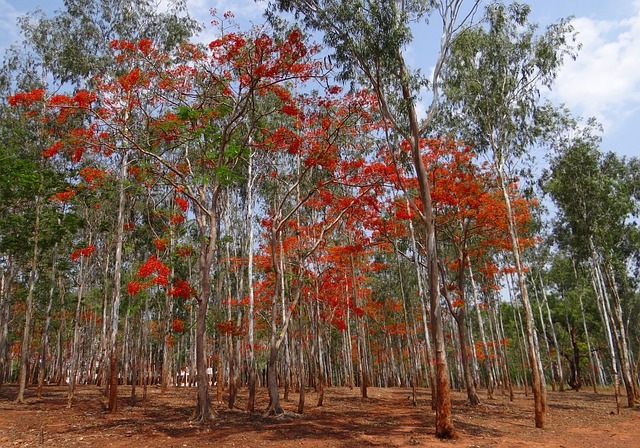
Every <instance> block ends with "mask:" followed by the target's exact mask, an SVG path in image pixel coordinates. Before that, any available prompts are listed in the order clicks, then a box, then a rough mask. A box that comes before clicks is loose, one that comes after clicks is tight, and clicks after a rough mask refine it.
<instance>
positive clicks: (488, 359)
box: [469, 263, 495, 400]
mask: <svg viewBox="0 0 640 448" xmlns="http://www.w3.org/2000/svg"><path fill="white" fill-rule="evenodd" d="M469 277H470V279H471V291H473V299H474V304H475V310H476V317H477V318H478V328H479V329H480V338H481V340H482V351H483V352H484V366H485V369H486V371H487V397H488V398H489V399H490V400H491V399H493V388H494V385H495V378H494V376H493V368H492V367H491V357H490V356H489V347H488V344H487V335H486V333H485V331H484V319H483V318H482V311H481V310H480V301H479V300H478V288H477V287H476V281H475V277H474V275H473V269H472V268H471V263H469Z"/></svg>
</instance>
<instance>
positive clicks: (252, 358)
mask: <svg viewBox="0 0 640 448" xmlns="http://www.w3.org/2000/svg"><path fill="white" fill-rule="evenodd" d="M252 166H253V153H251V154H250V155H249V161H248V171H247V225H248V232H249V235H248V248H247V256H248V260H247V280H248V285H247V286H248V288H249V314H248V315H247V332H248V338H249V363H248V364H249V366H248V369H249V378H248V380H249V381H248V382H249V384H248V386H249V400H248V401H247V411H249V412H253V411H254V410H255V406H256V355H255V340H254V339H255V337H254V331H255V330H254V328H255V296H254V290H253V175H252V169H253V167H252Z"/></svg>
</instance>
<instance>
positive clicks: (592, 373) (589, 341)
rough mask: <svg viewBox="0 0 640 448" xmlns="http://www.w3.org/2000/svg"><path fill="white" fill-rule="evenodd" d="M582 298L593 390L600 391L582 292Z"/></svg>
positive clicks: (581, 309) (583, 321) (583, 320)
mask: <svg viewBox="0 0 640 448" xmlns="http://www.w3.org/2000/svg"><path fill="white" fill-rule="evenodd" d="M578 298H579V299H580V313H581V314H582V325H583V328H584V338H585V340H586V341H587V351H588V352H589V365H590V366H591V380H592V382H593V392H594V393H596V394H597V393H598V386H597V385H596V382H597V373H596V364H595V362H594V360H593V351H592V349H591V338H590V337H589V329H588V328H587V318H586V316H585V313H584V304H583V303H582V294H579V295H578Z"/></svg>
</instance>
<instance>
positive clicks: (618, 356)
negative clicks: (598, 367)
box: [544, 136, 640, 407]
mask: <svg viewBox="0 0 640 448" xmlns="http://www.w3.org/2000/svg"><path fill="white" fill-rule="evenodd" d="M587 137H588V136H581V137H579V138H577V139H574V140H573V141H571V142H569V144H568V145H566V146H564V147H561V148H560V149H559V151H558V153H557V154H556V155H555V157H553V158H552V160H551V166H550V168H549V172H548V173H547V177H546V182H545V184H544V188H545V190H546V191H547V192H548V193H549V194H550V195H551V197H552V199H553V200H554V202H555V203H556V205H557V206H558V209H559V210H558V215H559V216H558V222H557V226H556V238H557V239H558V241H559V243H560V244H561V245H563V246H564V247H566V248H568V249H570V250H571V252H572V253H573V254H574V256H575V258H576V260H577V261H579V262H587V263H588V264H589V270H590V274H591V280H592V285H593V289H594V291H595V293H596V296H597V297H598V301H599V306H600V312H601V316H602V320H603V326H604V328H605V336H607V337H608V338H609V345H610V347H609V349H610V353H611V356H612V363H613V365H612V368H613V369H614V376H617V366H616V363H619V365H620V367H621V375H622V380H623V382H624V385H625V387H626V392H627V402H628V405H629V406H630V407H633V406H635V403H636V400H637V397H636V393H635V387H634V384H635V379H634V378H633V373H632V354H631V351H630V347H629V345H630V344H629V342H630V341H629V339H628V337H629V335H628V330H627V327H628V322H629V319H628V317H625V314H626V313H625V311H626V312H629V311H631V310H630V309H627V310H625V309H624V306H625V303H631V299H632V298H633V297H634V295H635V293H636V291H635V288H634V287H633V281H632V279H630V278H629V277H630V274H631V272H630V268H631V267H632V266H633V264H634V261H635V260H634V259H635V258H637V253H638V236H639V235H640V228H639V227H638V224H637V223H636V221H635V220H634V218H637V217H638V214H639V212H640V209H639V207H638V205H639V202H638V199H637V194H636V190H635V188H636V187H635V185H636V184H637V177H636V173H635V172H634V171H633V166H634V165H637V163H638V162H637V159H631V160H626V159H625V158H619V157H618V156H616V155H615V154H613V153H606V154H604V153H601V152H600V151H599V149H598V147H597V145H598V139H597V138H587ZM607 329H610V331H607Z"/></svg>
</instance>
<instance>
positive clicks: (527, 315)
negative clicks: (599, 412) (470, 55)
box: [494, 149, 546, 428]
mask: <svg viewBox="0 0 640 448" xmlns="http://www.w3.org/2000/svg"><path fill="white" fill-rule="evenodd" d="M498 153H499V150H495V149H494V161H495V165H496V168H497V170H498V181H499V184H500V189H501V190H502V194H503V197H504V202H505V207H506V210H507V220H508V222H507V223H508V227H509V236H510V237H511V250H512V252H513V260H514V263H515V267H516V273H517V275H518V287H519V290H520V299H521V300H522V305H523V310H524V320H525V325H526V333H527V345H528V347H529V358H530V359H529V365H530V366H531V383H532V391H533V402H534V420H535V426H536V428H544V417H545V409H546V399H545V394H544V391H543V388H544V377H543V374H542V372H541V371H540V367H539V365H540V354H539V353H538V350H537V349H536V343H535V321H534V319H533V310H532V308H531V302H530V300H529V294H528V292H527V285H526V283H525V274H524V269H523V267H522V262H521V259H520V243H519V241H518V228H517V224H516V220H515V215H514V212H513V208H512V207H511V196H510V194H509V185H508V183H507V181H506V179H505V174H504V167H503V161H502V160H500V157H499V156H498Z"/></svg>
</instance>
